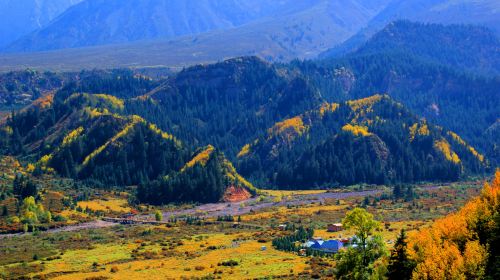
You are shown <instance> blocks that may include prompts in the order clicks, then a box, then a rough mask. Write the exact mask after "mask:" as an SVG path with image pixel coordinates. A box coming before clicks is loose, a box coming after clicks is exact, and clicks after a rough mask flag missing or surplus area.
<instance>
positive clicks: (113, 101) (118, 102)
mask: <svg viewBox="0 0 500 280" xmlns="http://www.w3.org/2000/svg"><path fill="white" fill-rule="evenodd" d="M77 98H84V99H85V100H87V101H88V102H89V103H90V105H91V106H98V105H99V107H101V106H105V107H108V108H110V109H116V110H123V109H124V108H125V102H124V101H123V100H122V99H120V98H118V97H116V96H113V95H108V94H88V93H75V94H72V95H71V96H70V97H69V98H68V99H67V100H66V101H65V102H71V101H72V100H73V99H77Z"/></svg>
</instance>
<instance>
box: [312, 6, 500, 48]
mask: <svg viewBox="0 0 500 280" xmlns="http://www.w3.org/2000/svg"><path fill="white" fill-rule="evenodd" d="M399 19H407V20H411V21H418V22H423V23H441V24H474V25H483V26H486V27H488V28H491V29H493V30H494V31H495V32H497V33H499V32H500V2H498V1H496V0H426V1H420V0H393V1H391V2H390V3H389V4H388V5H387V6H386V8H385V9H384V10H382V11H381V12H380V13H379V14H378V15H376V16H375V17H373V18H372V19H371V20H370V21H369V22H368V23H367V25H366V27H365V28H363V29H362V30H360V31H359V32H358V33H357V34H356V35H354V36H353V37H352V38H350V39H349V40H347V41H346V42H344V43H342V44H340V45H338V46H337V47H334V48H332V49H330V50H328V51H326V52H324V53H323V54H321V57H329V56H339V55H342V54H345V53H348V52H351V51H353V50H355V49H357V48H358V47H359V46H361V45H362V44H363V43H364V42H365V41H367V40H368V39H369V38H370V37H371V36H372V35H373V34H375V33H376V32H378V31H380V30H381V29H383V28H384V27H385V26H386V25H387V24H388V23H389V22H391V21H394V20H399Z"/></svg>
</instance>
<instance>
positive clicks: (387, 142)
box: [238, 95, 485, 189]
mask: <svg viewBox="0 0 500 280" xmlns="http://www.w3.org/2000/svg"><path fill="white" fill-rule="evenodd" d="M238 157H239V158H240V164H239V167H240V172H242V174H244V175H246V176H249V178H252V179H253V180H256V181H257V182H259V183H260V184H262V185H269V184H271V185H273V186H276V187H277V188H292V189H294V188H296V189H303V188H313V187H318V186H325V185H336V184H342V185H350V184H354V183H359V182H364V183H376V184H386V183H390V182H400V181H403V182H411V181H421V180H456V179H457V178H458V177H459V176H461V175H462V172H463V171H469V172H471V171H472V172H477V171H479V170H481V168H482V167H484V166H485V165H484V157H483V156H482V155H480V154H479V153H477V152H476V151H475V149H473V148H472V147H470V146H469V145H467V144H466V143H465V142H464V141H463V140H462V139H461V138H460V137H459V136H458V135H456V134H454V133H453V132H449V131H446V130H443V129H442V128H440V127H436V126H433V125H431V124H428V123H427V122H426V121H425V120H420V119H419V118H417V117H416V116H414V115H412V114H411V113H410V112H409V111H408V110H407V109H405V108H404V107H403V106H402V105H401V104H399V103H396V102H394V101H392V100H391V99H390V98H389V97H388V96H382V95H375V96H371V97H368V98H365V99H360V100H352V101H348V102H346V103H341V104H336V103H333V104H329V103H325V104H323V105H322V106H320V107H319V108H318V109H316V110H312V111H307V112H304V113H303V114H301V115H298V116H296V117H294V118H291V119H287V120H284V121H282V122H278V123H276V124H275V125H274V126H272V127H271V128H269V129H268V131H267V133H266V134H265V135H263V136H262V137H259V138H258V139H256V140H255V141H253V142H251V143H249V144H248V145H246V146H244V147H243V148H242V150H241V151H240V153H239V155H238Z"/></svg>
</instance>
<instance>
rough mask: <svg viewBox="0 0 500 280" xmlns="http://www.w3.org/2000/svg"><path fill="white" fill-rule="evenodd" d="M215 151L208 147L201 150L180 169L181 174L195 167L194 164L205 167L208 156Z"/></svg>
mask: <svg viewBox="0 0 500 280" xmlns="http://www.w3.org/2000/svg"><path fill="white" fill-rule="evenodd" d="M214 150H215V148H214V146H212V145H208V146H206V147H205V149H203V150H202V151H201V152H199V153H197V154H196V155H195V156H194V157H193V158H192V159H191V160H190V161H189V162H188V163H186V165H184V167H183V168H182V169H181V172H182V171H184V170H186V169H187V168H191V167H193V166H195V164H197V163H199V164H201V165H202V166H205V164H207V162H208V160H209V159H210V155H211V154H212V153H213V151H214Z"/></svg>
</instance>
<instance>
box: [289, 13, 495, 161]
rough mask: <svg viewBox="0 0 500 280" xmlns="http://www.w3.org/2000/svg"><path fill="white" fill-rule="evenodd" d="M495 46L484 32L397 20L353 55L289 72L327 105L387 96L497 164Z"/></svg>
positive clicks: (489, 33) (467, 28)
mask: <svg viewBox="0 0 500 280" xmlns="http://www.w3.org/2000/svg"><path fill="white" fill-rule="evenodd" d="M423 42H430V43H423ZM434 42H436V43H434ZM438 42H441V43H439V44H438ZM444 42H446V43H444ZM495 42H498V39H497V38H496V37H494V35H493V34H492V33H491V32H489V31H487V30H485V29H483V28H478V27H471V26H442V25H423V24H419V23H410V22H405V21H399V22H395V23H393V24H390V25H389V26H388V27H387V28H386V29H385V30H384V31H381V32H380V33H378V34H376V35H375V36H374V37H373V39H372V40H370V41H369V42H367V43H366V44H365V45H364V47H362V48H361V49H360V50H359V51H358V52H354V53H351V54H349V55H346V56H345V57H343V58H339V59H326V60H320V61H315V62H303V63H301V62H297V63H294V67H293V69H296V71H300V72H301V73H303V74H304V75H305V76H307V77H308V81H309V82H310V83H311V84H313V85H314V86H316V87H318V88H319V90H320V92H321V93H322V95H323V96H324V97H325V98H326V99H327V100H328V101H330V102H338V101H342V100H348V99H353V98H362V97H366V96H369V95H372V94H373V93H374V92H383V93H387V94H389V95H390V96H391V97H392V98H394V99H395V100H396V101H398V102H401V103H402V104H404V105H405V106H407V107H408V108H409V109H410V110H412V111H413V112H415V113H416V114H418V115H420V116H422V117H425V118H426V119H427V120H428V121H430V122H433V123H436V124H439V125H441V126H443V127H446V128H448V129H451V130H452V131H455V132H457V133H458V134H460V135H461V136H462V137H463V138H464V139H465V140H467V141H468V142H470V143H471V144H472V145H473V146H475V147H477V148H478V149H480V150H481V152H483V153H485V154H486V155H487V156H488V157H490V158H491V159H493V160H494V161H497V162H498V160H499V159H500V151H499V149H498V147H500V143H499V142H498V141H499V140H498V139H500V137H499V134H498V133H499V132H498V129H495V127H496V126H495V124H496V123H497V119H498V116H499V115H500V109H499V108H500V91H499V90H498V88H500V81H499V79H498V77H496V76H495V73H497V72H496V71H497V70H495V67H496V65H498V63H494V62H495V61H498V59H499V50H498V43H495ZM471 46H474V47H471ZM476 70H477V71H476ZM485 72H487V73H488V74H487V75H482V73H485Z"/></svg>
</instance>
